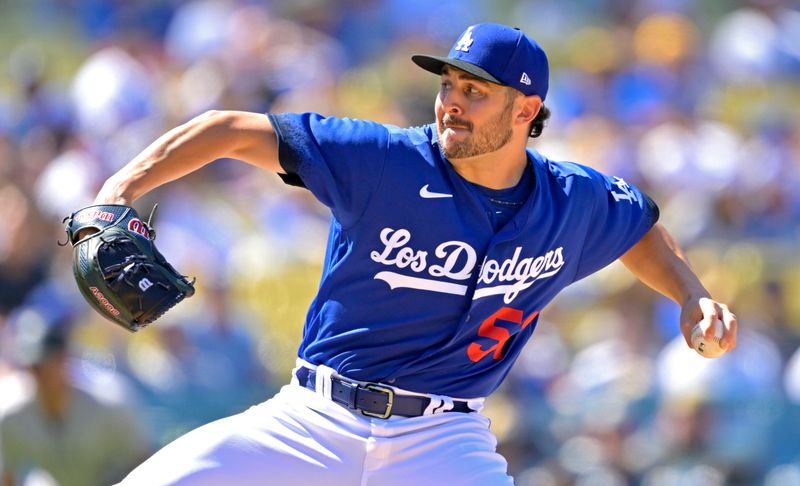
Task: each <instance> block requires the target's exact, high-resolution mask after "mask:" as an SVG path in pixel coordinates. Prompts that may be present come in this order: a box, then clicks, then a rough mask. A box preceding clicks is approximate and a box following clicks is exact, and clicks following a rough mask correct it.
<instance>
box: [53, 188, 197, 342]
mask: <svg viewBox="0 0 800 486" xmlns="http://www.w3.org/2000/svg"><path fill="white" fill-rule="evenodd" d="M153 213H155V207H154V208H153ZM153 213H151V214H150V219H152V217H153ZM64 222H65V223H66V228H65V230H66V232H67V240H68V242H69V243H71V244H72V247H73V254H72V270H73V274H74V275H75V281H76V282H77V284H78V288H79V289H80V291H81V294H83V297H84V298H85V299H86V301H87V302H88V303H89V304H90V305H91V306H92V307H93V308H94V309H95V310H97V311H98V312H99V313H100V314H101V315H103V316H104V317H106V318H107V319H109V320H111V321H112V322H114V323H116V324H119V325H120V326H122V327H124V328H125V329H127V330H129V331H132V332H136V331H138V330H139V329H142V328H144V327H145V326H147V325H148V324H150V323H151V322H153V321H155V320H156V319H158V318H159V317H161V316H162V315H163V314H164V313H165V312H166V311H168V310H169V309H170V308H172V307H173V306H174V305H175V304H177V303H178V302H180V301H181V300H183V299H184V298H186V297H191V296H192V295H193V294H194V285H193V284H194V280H192V281H191V282H190V281H189V280H187V278H186V277H185V276H183V275H181V274H180V273H178V272H177V271H176V270H175V269H174V268H173V267H172V265H170V264H169V262H167V260H166V259H165V258H164V256H163V255H161V253H160V252H159V251H158V250H157V249H156V246H155V243H154V241H153V240H154V239H155V231H154V230H153V229H152V228H151V226H150V221H148V222H147V223H145V222H144V221H142V220H141V219H140V218H139V215H138V214H136V210H135V209H133V208H131V207H129V206H123V205H117V204H106V205H97V206H89V207H86V208H83V209H81V210H79V211H77V212H75V213H72V214H71V215H70V216H67V217H66V218H64ZM89 231H93V232H91V233H89ZM87 233H88V234H87ZM64 245H66V243H64Z"/></svg>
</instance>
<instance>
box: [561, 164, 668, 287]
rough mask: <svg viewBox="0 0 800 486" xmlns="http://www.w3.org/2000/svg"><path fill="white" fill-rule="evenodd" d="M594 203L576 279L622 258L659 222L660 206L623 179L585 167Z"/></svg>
mask: <svg viewBox="0 0 800 486" xmlns="http://www.w3.org/2000/svg"><path fill="white" fill-rule="evenodd" d="M585 170H586V172H587V174H588V175H589V179H590V181H591V191H590V192H591V193H592V197H593V201H594V204H593V206H592V214H591V218H590V223H589V229H588V232H587V235H586V241H585V243H584V247H583V252H582V254H581V258H580V263H579V264H578V272H577V275H576V277H575V280H579V279H582V278H584V277H586V276H588V275H590V274H592V273H594V272H596V271H598V270H600V269H601V268H603V267H605V266H606V265H608V264H610V263H611V262H613V261H614V260H616V259H617V258H619V257H620V256H622V255H623V254H624V253H625V252H626V251H627V250H628V249H629V248H630V247H632V246H633V245H635V244H636V242H638V241H639V240H640V239H641V238H642V237H643V236H644V235H645V233H647V231H648V230H649V229H650V228H652V226H653V225H654V224H655V223H656V221H658V216H659V210H658V206H657V205H656V204H655V202H653V200H652V199H650V198H649V197H648V196H647V195H646V194H645V193H644V192H642V191H641V190H639V188H637V187H636V186H634V185H632V184H629V183H627V182H625V180H623V179H622V178H620V177H614V176H607V175H605V174H602V173H600V172H598V171H596V170H593V169H590V168H585Z"/></svg>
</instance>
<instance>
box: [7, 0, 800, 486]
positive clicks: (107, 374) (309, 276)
mask: <svg viewBox="0 0 800 486" xmlns="http://www.w3.org/2000/svg"><path fill="white" fill-rule="evenodd" d="M0 10H2V14H3V15H2V16H0V221H2V224H3V230H2V231H0V417H2V416H3V415H4V414H5V415H7V417H15V416H14V415H12V414H14V413H19V410H20V407H24V406H26V404H27V405H30V404H31V403H34V402H35V401H36V400H37V397H38V399H39V400H42V396H43V395H42V394H41V393H38V394H37V392H36V391H35V390H37V389H41V388H42V387H43V386H44V387H45V388H47V386H46V385H43V383H49V381H48V380H47V379H45V378H43V376H44V374H43V373H44V372H43V370H45V369H48V366H45V365H44V364H43V363H46V362H50V360H52V356H53V354H52V353H50V352H44V351H42V350H43V349H50V348H48V346H50V347H51V348H52V346H51V344H52V342H53V340H52V339H51V338H49V336H52V335H53V333H54V332H56V331H57V332H56V334H57V335H60V336H62V337H61V338H59V339H62V340H63V343H62V344H63V346H61V348H63V349H65V350H66V351H65V352H66V353H67V354H66V355H65V356H62V357H61V358H60V359H58V360H56V361H57V364H56V365H53V366H55V368H56V369H63V373H62V375H63V377H62V378H64V380H65V382H64V383H65V386H66V384H68V385H69V386H68V387H67V388H66V389H70V390H73V389H74V390H79V392H78V391H73V392H71V393H73V394H74V393H80V396H81V397H83V398H82V399H84V400H90V399H91V400H95V401H96V406H97V407H101V408H102V407H109V408H107V409H108V410H112V411H113V413H114V414H118V415H114V416H116V417H126V418H124V419H118V420H117V421H116V422H117V423H120V422H121V423H128V424H129V426H130V427H131V429H132V430H136V431H138V434H140V435H141V440H136V441H134V440H133V438H134V436H136V434H133V433H129V434H128V438H129V439H131V441H132V442H131V443H132V444H133V445H131V446H130V447H129V448H128V449H129V453H130V454H131V456H130V457H128V458H127V460H128V461H129V464H133V463H135V461H136V460H138V459H140V458H141V457H142V456H143V455H145V454H148V453H149V452H152V451H153V450H155V449H156V448H158V447H159V446H161V445H163V444H165V443H166V442H168V441H169V440H171V439H172V438H174V437H176V436H177V435H179V434H181V433H183V432H185V431H187V430H188V429H190V428H193V427H196V426H197V425H199V424H202V423H205V422H208V421H210V420H213V419H215V418H218V417H221V416H225V415H229V414H232V413H236V412H238V411H241V410H243V409H245V408H247V407H248V406H249V405H252V404H255V403H257V402H260V401H262V400H264V399H266V398H268V397H269V396H271V395H272V394H273V393H274V392H275V390H276V389H277V388H278V387H279V386H281V385H282V384H284V383H286V382H287V381H288V379H289V370H290V369H291V366H292V365H293V363H294V355H295V348H296V346H297V343H298V340H299V335H300V331H301V328H302V321H303V317H304V315H305V311H306V307H307V305H308V303H309V302H310V299H311V297H312V296H313V293H314V290H315V287H316V284H317V281H318V278H319V273H320V263H321V261H322V255H323V253H324V245H325V234H326V231H327V226H328V223H329V215H328V214H327V213H326V211H325V210H324V208H323V207H322V206H321V205H320V204H318V203H316V202H315V201H314V200H313V199H312V198H311V197H310V196H309V195H308V194H307V193H305V192H304V191H302V190H298V189H293V188H288V187H286V186H284V185H283V184H282V183H281V182H280V180H279V179H278V178H277V177H275V176H274V175H272V174H268V173H265V172H264V171H259V170H257V169H254V168H252V167H248V166H246V165H245V164H242V163H240V162H237V161H227V160H221V161H217V162H215V163H213V164H211V165H209V166H207V167H205V168H204V169H202V170H201V171H199V172H197V173H195V174H193V175H191V176H189V177H187V178H185V179H182V180H181V181H179V182H175V183H171V184H169V185H167V186H165V187H163V188H160V189H157V190H156V191H154V192H153V193H151V194H149V195H148V196H146V197H144V198H143V199H141V200H140V201H138V202H137V204H136V206H137V209H139V212H140V214H141V213H145V214H146V213H149V210H150V207H151V206H152V205H153V203H155V202H158V203H159V208H160V209H159V213H158V214H157V217H156V221H155V226H156V228H157V229H158V230H159V233H158V234H159V238H158V246H159V249H160V250H161V251H162V252H163V253H164V254H165V255H166V256H167V258H168V259H169V260H171V261H172V262H173V263H174V265H175V266H176V268H178V269H179V270H180V271H181V272H182V273H185V274H188V275H190V276H196V277H197V279H198V292H197V294H196V295H195V296H194V297H192V299H190V300H189V301H187V302H185V303H182V304H180V305H179V306H177V307H176V308H175V309H173V311H171V312H170V313H169V314H168V315H167V316H165V317H164V318H162V320H160V321H158V323H156V324H155V325H153V326H150V327H148V328H147V329H146V330H144V331H142V332H140V333H138V334H136V335H130V334H128V333H127V332H125V331H123V330H121V329H119V328H117V327H116V326H114V325H113V324H111V323H109V322H105V321H102V320H101V319H100V318H99V317H98V316H97V315H95V314H94V313H93V312H92V311H91V310H90V309H89V307H88V306H87V305H85V304H84V302H83V300H82V297H81V296H80V294H79V293H78V291H77V288H76V286H75V284H74V281H73V279H72V274H71V252H70V250H69V246H67V247H66V248H61V247H59V246H58V245H57V241H58V240H59V239H61V240H62V241H63V239H64V233H63V227H62V224H61V219H62V218H63V217H64V216H66V215H67V214H68V213H69V212H71V211H73V210H76V209H78V208H80V207H82V206H84V205H87V204H89V203H91V201H92V200H93V198H94V195H95V194H96V192H97V190H98V189H99V187H100V185H101V184H102V182H103V181H104V180H105V178H106V177H108V176H109V175H110V174H111V173H113V172H114V171H116V170H117V169H118V168H119V167H121V166H122V165H124V164H125V163H127V162H128V161H129V160H130V159H131V158H132V157H133V156H134V155H135V154H137V153H138V152H139V151H140V150H142V149H143V148H144V147H146V146H147V145H148V144H149V143H151V142H152V141H153V140H155V139H156V138H157V137H158V136H159V135H160V134H161V133H163V132H164V131H166V130H168V129H169V128H172V127H174V126H176V125H178V124H180V123H182V122H184V121H187V120H188V119H190V118H191V117H193V116H196V115H198V114H201V113H203V112H204V111H206V110H209V109H235V110H248V111H262V112H266V111H270V112H284V111H315V112H320V113H323V114H328V115H339V116H350V117H357V118H369V119H374V120H377V121H381V122H385V123H391V124H396V125H401V126H409V125H418V124H423V123H429V122H431V121H432V119H433V101H434V97H435V93H436V90H437V83H438V81H437V79H436V78H435V77H432V76H430V75H429V74H428V73H426V72H424V71H422V70H420V69H417V68H415V67H414V66H413V65H412V64H411V62H410V60H409V57H410V55H411V54H414V53H420V52H423V53H442V54H443V53H445V52H446V51H447V50H448V49H449V46H450V44H451V43H452V41H453V39H455V37H456V36H457V35H458V33H459V32H461V31H462V30H463V29H464V27H465V26H467V25H469V24H471V23H475V22H479V21H497V22H503V23H508V24H512V25H515V26H518V27H520V28H522V29H523V30H525V31H526V32H527V33H529V34H530V35H531V36H533V37H535V38H536V39H537V40H538V41H539V42H540V43H541V44H542V45H543V47H544V48H545V50H546V51H547V52H548V55H549V57H550V62H551V81H550V86H551V88H550V94H549V96H548V99H547V102H546V104H547V106H548V107H549V108H550V109H551V110H552V112H553V116H552V118H551V120H550V122H549V123H548V125H547V126H546V128H545V130H544V133H543V135H542V137H541V138H538V139H536V140H535V141H532V142H531V146H532V147H533V148H535V149H537V150H539V151H541V152H542V153H544V154H545V155H547V156H549V157H550V158H553V159H556V160H573V161H577V162H580V163H583V164H587V165H591V166H593V167H595V168H597V169H600V170H602V171H604V172H606V173H610V174H614V175H618V176H621V177H624V178H625V179H626V180H628V181H630V182H633V183H635V184H637V185H638V186H640V187H642V188H643V189H644V190H645V191H646V192H647V193H648V194H649V195H650V196H651V197H652V198H653V199H654V200H655V201H656V202H657V203H658V204H659V206H660V208H661V215H662V216H661V221H662V222H663V223H664V224H665V225H666V226H667V227H668V228H669V229H670V230H671V231H672V232H673V233H674V234H675V235H676V237H677V238H678V240H679V241H680V243H681V245H682V246H683V247H684V248H685V249H686V250H687V253H688V255H689V258H690V259H691V261H692V263H693V265H694V266H695V269H696V270H697V272H698V274H699V275H700V276H701V278H702V279H703V281H704V283H705V284H706V286H707V287H708V288H709V290H710V291H711V292H712V293H713V294H714V295H715V297H716V298H718V299H719V300H721V301H723V302H727V303H729V304H730V306H731V307H732V308H733V310H734V312H736V314H737V316H738V319H739V322H740V325H741V331H740V336H739V345H738V348H737V349H736V350H735V352H733V353H730V354H729V355H726V356H724V357H722V358H719V359H716V360H707V359H704V358H701V357H699V356H698V355H696V354H695V353H693V352H692V351H691V350H690V349H688V348H687V347H686V346H685V343H684V342H683V339H682V337H680V336H679V334H678V329H677V318H678V316H677V313H678V307H677V306H676V305H675V304H674V303H672V302H670V301H667V300H665V299H663V298H661V297H659V296H658V295H657V294H655V293H654V292H652V291H651V290H649V289H647V288H645V287H644V286H643V285H641V284H639V283H637V282H636V281H634V279H633V278H632V277H631V276H630V275H629V274H628V273H627V272H626V271H625V269H624V268H622V267H621V266H620V265H619V264H614V265H612V266H610V267H609V268H607V269H605V270H603V271H602V272H600V273H598V274H596V275H594V276H592V277H590V278H588V279H586V280H584V281H581V282H579V283H577V284H575V285H573V286H572V287H570V288H569V289H567V290H566V291H565V292H563V293H562V295H561V296H559V297H558V299H557V300H556V301H555V302H554V303H552V304H551V305H550V306H549V307H548V308H546V309H545V310H544V312H543V314H542V318H541V322H540V324H539V328H538V329H537V330H536V332H535V333H534V335H533V338H532V339H531V342H530V343H529V344H528V346H527V348H526V351H525V353H524V354H523V356H522V357H521V358H520V361H519V362H518V363H517V365H516V366H515V368H514V370H513V371H512V373H511V375H510V376H509V379H508V380H507V383H506V384H505V385H504V386H503V387H502V388H501V390H500V391H499V392H498V393H497V394H496V395H494V396H492V397H491V398H490V400H489V405H488V411H487V413H488V414H489V415H490V417H491V418H492V420H493V429H494V430H495V432H496V433H497V435H498V437H499V439H500V444H499V450H500V451H501V452H502V453H503V454H505V455H506V457H508V459H509V468H510V471H511V472H512V474H514V475H515V477H516V480H517V484H518V485H520V486H526V485H534V484H535V485H545V486H549V485H554V486H555V485H559V486H560V485H568V484H578V485H589V484H590V485H610V486H616V485H627V484H637V485H638V484H641V485H647V486H662V485H664V486H666V485H712V486H713V485H717V484H719V485H721V484H733V485H750V484H766V485H771V486H777V485H781V486H782V485H793V484H798V485H800V441H798V440H797V438H798V437H800V299H798V298H797V296H798V295H800V250H799V248H800V243H798V242H800V191H797V190H796V187H798V185H799V184H800V110H798V108H797V107H798V106H800V6H798V4H797V2H796V1H793V0H783V1H780V0H715V1H713V2H693V1H690V0H632V1H623V0H575V1H560V0H536V1H523V0H497V1H491V2H489V1H478V0H437V1H436V2H426V1H423V0H294V1H291V2H289V1H286V2H279V1H277V0H272V1H270V0H265V1H245V0H135V1H134V0H127V1H97V0H31V1H23V0H15V1H13V0H12V1H9V0H6V1H3V2H0ZM56 341H57V342H62V341H58V340H56ZM30 342H33V343H34V345H31V344H30ZM25 343H28V344H25ZM37 343H38V344H37ZM47 343H50V344H47ZM56 347H58V346H56ZM37 349H38V351H36V350H37ZM56 375H57V376H59V375H58V373H56ZM62 388H63V387H62ZM89 397H94V398H89ZM45 402H46V401H45ZM56 402H58V400H56ZM93 403H94V402H93ZM102 409H103V410H106V408H102ZM54 410H56V411H57V410H58V407H56V408H54ZM108 413H112V412H108ZM54 417H55V418H54V419H53V423H56V422H59V420H61V421H62V422H66V420H67V419H66V418H64V417H70V415H68V414H67V415H64V414H61V415H59V414H58V413H56V414H55V415H54ZM59 417H61V418H60V419H59ZM74 420H80V418H79V417H76V418H74ZM126 421H127V422H126ZM8 422H9V421H8V420H6V423H8ZM51 425H52V424H51ZM120 427H121V426H120ZM66 429H67V428H58V427H55V428H52V427H51V428H48V427H45V428H43V429H42V431H40V432H41V433H42V434H44V436H46V434H47V431H48V430H49V431H51V432H52V433H53V434H55V435H58V434H59V433H64V434H66V432H63V430H66ZM0 430H6V429H5V428H3V429H0ZM59 431H61V432H59ZM116 434H117V436H120V435H125V434H124V433H116ZM7 435H11V434H10V433H8V434H7ZM61 437H62V439H63V437H64V435H62V436H61ZM2 440H10V439H8V438H4V439H2ZM42 440H44V441H46V438H43V439H42ZM54 440H55V439H54ZM0 443H2V442H0ZM65 444H67V445H65V446H64V447H66V448H67V449H68V450H70V447H72V444H71V443H70V442H65ZM95 447H101V446H97V445H95ZM9 450H11V449H9ZM77 450H78V448H77V447H76V448H75V449H72V451H73V452H74V453H75V454H77V453H78V452H76V451H77ZM0 454H3V450H0ZM8 454H9V453H8V452H6V457H5V458H4V461H3V462H0V464H10V463H11V462H12V461H10V459H9V457H8ZM117 459H118V460H119V459H121V458H120V457H119V455H117ZM97 460H98V461H100V460H101V459H100V458H98V459H97ZM14 464H16V465H15V467H19V468H20V469H24V468H26V467H27V466H30V464H27V465H26V464H25V463H24V461H22V462H19V461H17V462H14ZM38 466H39V469H38V470H34V471H32V472H31V473H30V475H29V476H28V477H36V478H38V480H39V481H41V480H42V477H44V478H47V477H48V476H49V480H50V481H51V482H53V481H55V482H60V483H61V484H63V485H69V484H83V485H86V484H87V483H86V482H85V480H83V482H81V480H74V479H69V478H75V477H80V476H74V475H73V476H70V475H68V474H67V475H64V476H59V474H61V473H59V472H57V471H56V469H58V465H55V466H53V470H51V471H49V472H48V471H46V470H43V468H44V469H46V468H45V466H44V465H43V464H38ZM6 467H10V466H6ZM115 467H122V466H120V465H119V464H117V465H116V466H115ZM111 471H113V467H112V466H111V465H109V466H108V469H107V472H109V474H110V472H111ZM73 472H74V471H73ZM14 473H15V477H17V479H18V480H21V477H22V475H24V474H25V471H23V470H20V471H14ZM0 477H2V476H1V475H0ZM95 479H96V480H97V481H98V483H97V484H101V481H103V480H104V479H101V478H95ZM70 481H77V482H70ZM20 484H22V483H20ZM41 484H46V483H41Z"/></svg>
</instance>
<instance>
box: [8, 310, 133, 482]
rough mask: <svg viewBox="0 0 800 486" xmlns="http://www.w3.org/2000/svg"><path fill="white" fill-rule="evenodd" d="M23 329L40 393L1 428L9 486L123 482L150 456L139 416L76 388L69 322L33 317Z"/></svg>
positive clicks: (21, 346)
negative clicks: (40, 481) (31, 480)
mask: <svg viewBox="0 0 800 486" xmlns="http://www.w3.org/2000/svg"><path fill="white" fill-rule="evenodd" d="M16 324H17V328H16V336H15V337H16V351H17V359H18V360H19V364H20V365H22V366H23V367H24V368H25V369H26V370H28V371H29V372H30V376H31V377H32V378H33V382H34V383H35V392H34V393H32V394H31V395H30V396H29V397H27V398H26V399H23V400H22V401H21V403H18V404H17V405H16V406H13V407H12V408H11V409H9V410H8V411H7V413H6V414H5V415H4V416H3V417H2V419H1V421H0V454H2V478H3V480H4V483H3V484H4V485H9V486H10V485H12V484H18V483H15V481H19V482H20V484H21V483H22V482H23V480H24V479H25V478H26V477H29V475H34V477H37V478H42V477H44V478H49V479H51V480H52V481H53V482H55V484H58V485H60V486H91V485H106V484H110V483H111V482H114V481H116V480H118V479H120V478H121V477H122V476H124V475H125V474H126V473H127V472H128V471H129V470H130V469H132V467H133V466H135V465H136V463H137V462H138V461H139V460H140V459H142V458H143V457H144V456H145V455H146V453H147V445H146V442H145V440H144V437H143V434H142V432H141V429H140V426H139V424H138V423H137V422H138V421H137V419H136V418H135V416H134V415H133V414H131V413H130V411H129V410H128V409H127V408H125V407H123V406H121V405H120V404H112V403H107V402H106V401H104V400H102V399H100V398H98V397H95V396H92V395H90V394H89V393H87V392H85V391H83V390H81V389H79V388H77V387H76V386H75V384H74V383H73V378H72V376H71V373H70V368H69V358H70V348H69V345H70V336H69V332H70V329H69V325H68V323H66V322H63V321H61V322H56V323H47V322H46V319H45V318H44V316H43V315H42V314H40V313H36V312H35V311H30V312H29V313H26V314H25V315H24V316H21V318H20V319H18V321H17V322H16Z"/></svg>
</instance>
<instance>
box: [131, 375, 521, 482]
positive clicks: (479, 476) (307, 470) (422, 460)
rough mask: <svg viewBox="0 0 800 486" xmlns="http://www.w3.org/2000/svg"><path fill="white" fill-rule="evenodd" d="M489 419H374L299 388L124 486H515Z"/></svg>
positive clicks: (176, 448)
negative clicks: (498, 448)
mask: <svg viewBox="0 0 800 486" xmlns="http://www.w3.org/2000/svg"><path fill="white" fill-rule="evenodd" d="M496 445H497V440H496V438H495V436H494V434H492V433H491V432H490V430H489V419H487V418H486V417H485V416H483V415H481V414H480V413H477V412H476V413H440V414H434V415H424V416H421V417H410V418H406V417H390V418H389V419H377V418H370V417H366V416H363V415H362V414H360V413H358V412H351V411H350V410H348V409H347V408H345V407H342V406H340V405H338V404H336V403H334V402H332V401H330V400H328V399H326V398H324V397H322V396H320V395H319V394H317V393H315V392H313V391H311V390H308V389H306V388H303V387H301V386H299V385H297V384H294V383H293V384H291V385H286V386H284V387H283V388H282V389H281V390H280V392H279V393H278V394H277V395H275V397H273V398H272V399H270V400H268V401H266V402H264V403H262V404H260V405H257V406H254V407H251V408H250V409H249V410H247V411H245V412H243V413H240V414H238V415H234V416H231V417H227V418H224V419H220V420H217V421H215V422H212V423H210V424H208V425H204V426H202V427H200V428H198V429H195V430H193V431H191V432H189V433H187V434H186V435H184V436H182V437H180V438H178V439H177V440H175V441H174V442H172V443H170V444H168V445H167V446H165V447H164V448H163V449H161V450H160V451H158V452H157V453H156V454H155V455H153V456H152V457H151V458H150V459H148V460H147V461H145V462H144V463H143V464H141V465H140V466H139V467H138V468H136V469H135V470H134V471H133V472H131V473H130V474H129V475H128V477H127V478H125V479H124V480H123V482H122V483H121V485H123V486H159V485H180V486H188V485H191V486H216V485H220V486H221V485H237V486H250V485H252V486H256V485H258V486H264V485H276V486H408V485H413V486H428V485H430V486H443V485H445V484H456V485H459V486H500V485H503V486H513V484H514V482H513V480H512V478H511V477H510V476H509V475H508V474H507V472H506V471H507V463H506V460H505V459H504V458H503V457H502V456H501V455H499V454H498V453H497V452H495V447H496Z"/></svg>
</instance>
